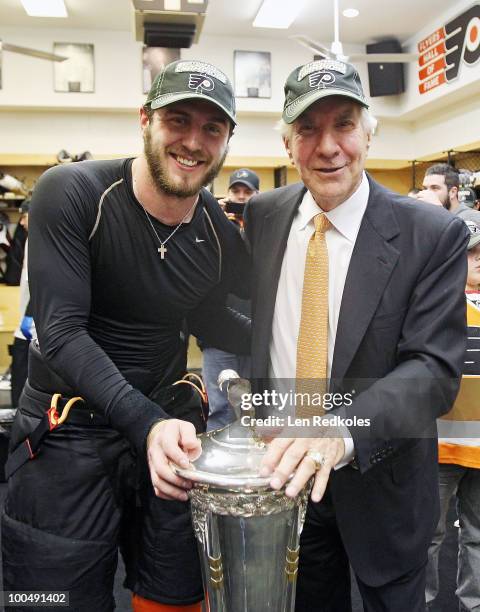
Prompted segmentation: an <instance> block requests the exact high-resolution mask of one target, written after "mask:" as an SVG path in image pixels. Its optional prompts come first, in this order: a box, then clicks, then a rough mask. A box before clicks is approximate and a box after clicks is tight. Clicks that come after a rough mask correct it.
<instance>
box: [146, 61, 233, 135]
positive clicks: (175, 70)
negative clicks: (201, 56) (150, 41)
mask: <svg viewBox="0 0 480 612" xmlns="http://www.w3.org/2000/svg"><path fill="white" fill-rule="evenodd" d="M194 99H196V100H207V101H208V102H212V104H215V105H216V106H218V108H220V109H221V110H222V111H223V112H224V113H225V114H226V115H227V117H228V118H229V119H230V121H231V122H232V123H233V124H234V125H236V124H237V121H236V118H235V94H234V92H233V87H232V84H231V83H230V80H229V78H228V77H227V76H226V75H225V74H224V73H223V72H222V71H221V70H219V69H218V68H216V67H215V66H213V65H212V64H208V63H207V62H202V61H200V60H177V61H176V62H172V63H171V64H167V66H165V68H163V70H162V71H161V72H160V73H159V74H158V75H157V77H156V78H155V80H154V81H153V84H152V87H151V89H150V92H149V94H148V96H147V100H146V102H145V106H150V107H151V108H152V109H157V108H162V107H164V106H167V105H168V104H173V103H174V102H179V101H180V100H194Z"/></svg>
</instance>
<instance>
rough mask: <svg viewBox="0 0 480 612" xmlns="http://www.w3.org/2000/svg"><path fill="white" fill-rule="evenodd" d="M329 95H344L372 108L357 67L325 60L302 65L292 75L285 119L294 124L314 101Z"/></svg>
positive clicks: (287, 85) (284, 109)
mask: <svg viewBox="0 0 480 612" xmlns="http://www.w3.org/2000/svg"><path fill="white" fill-rule="evenodd" d="M328 96H344V97H345V98H350V99H352V100H355V101H356V102H358V103H359V104H361V105H362V106H364V107H365V108H368V102H367V100H366V98H365V94H364V93H363V88H362V83H361V81H360V76H359V74H358V72H357V70H356V68H355V67H354V66H352V64H347V62H341V61H339V60H334V59H331V60H330V59H322V60H315V61H313V62H309V63H308V64H305V65H304V66H298V68H295V70H294V71H293V72H291V73H290V75H289V76H288V78H287V81H286V83H285V103H284V106H283V115H282V117H283V120H284V121H285V123H293V122H294V121H295V119H297V118H298V117H299V116H300V115H301V114H302V113H303V112H304V111H306V110H307V108H308V107H309V106H311V105H312V104H313V103H314V102H316V101H317V100H320V99H321V98H327V97H328Z"/></svg>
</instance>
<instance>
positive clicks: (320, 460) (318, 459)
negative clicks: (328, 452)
mask: <svg viewBox="0 0 480 612" xmlns="http://www.w3.org/2000/svg"><path fill="white" fill-rule="evenodd" d="M305 457H308V458H309V459H311V460H312V461H313V463H314V464H315V471H316V472H318V470H320V469H321V468H322V466H323V465H325V463H326V461H327V460H326V458H325V455H323V454H322V453H321V452H320V451H314V450H309V451H307V452H306V453H305Z"/></svg>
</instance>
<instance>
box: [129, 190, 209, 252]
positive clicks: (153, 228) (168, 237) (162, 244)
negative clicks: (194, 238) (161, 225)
mask: <svg viewBox="0 0 480 612" xmlns="http://www.w3.org/2000/svg"><path fill="white" fill-rule="evenodd" d="M197 202H198V198H197V199H196V200H195V202H194V203H193V204H192V206H191V208H189V209H188V210H187V212H186V213H185V215H184V217H183V219H182V220H181V221H180V223H179V224H178V225H177V226H176V227H174V228H173V230H172V231H171V232H170V234H169V235H168V236H167V237H166V238H165V240H163V241H162V240H160V236H159V235H158V233H157V230H156V229H155V226H154V225H153V223H152V220H151V219H150V215H149V214H148V212H147V211H146V209H145V207H144V206H143V204H142V203H141V202H140V201H139V202H138V203H139V204H140V206H141V207H142V209H143V212H144V213H145V216H146V217H147V221H148V222H149V223H150V227H151V228H152V230H153V233H154V234H155V236H156V238H157V240H158V242H159V244H160V246H159V247H158V249H157V251H158V252H159V253H160V257H161V258H162V259H165V255H166V253H167V248H166V246H165V245H166V244H167V242H168V241H169V240H170V238H172V237H173V236H174V235H175V233H176V231H177V230H178V229H179V228H180V227H181V226H182V225H183V224H184V223H185V219H186V218H187V217H188V215H189V214H190V213H191V212H192V210H193V209H194V208H195V204H196V203H197Z"/></svg>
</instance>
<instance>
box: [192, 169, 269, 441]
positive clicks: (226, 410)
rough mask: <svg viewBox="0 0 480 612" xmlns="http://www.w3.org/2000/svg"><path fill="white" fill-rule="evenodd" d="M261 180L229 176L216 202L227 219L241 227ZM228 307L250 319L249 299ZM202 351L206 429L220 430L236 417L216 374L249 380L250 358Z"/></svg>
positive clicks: (244, 173)
mask: <svg viewBox="0 0 480 612" xmlns="http://www.w3.org/2000/svg"><path fill="white" fill-rule="evenodd" d="M259 189H260V179H259V178H258V175H257V174H256V173H255V172H254V171H253V170H250V169H249V168H239V169H238V170H235V171H234V172H232V174H231V175H230V180H229V183H228V194H227V197H226V198H223V199H221V200H219V204H220V205H221V207H222V208H223V210H224V212H225V214H226V215H227V217H228V219H230V221H232V222H233V223H236V224H237V225H239V226H240V227H243V212H244V208H245V204H246V203H247V202H248V201H249V200H250V199H251V198H252V197H253V196H254V195H256V194H257V193H258V192H259ZM227 304H228V306H230V307H231V308H233V309H235V310H236V311H237V312H240V313H241V314H243V315H245V316H247V317H249V316H250V300H244V299H242V298H239V297H237V296H236V295H234V294H231V295H229V296H228V300H227ZM201 345H202V350H203V363H202V375H203V380H204V382H205V386H206V388H207V393H208V404H209V417H208V423H207V430H208V431H212V430H214V429H219V428H220V427H224V426H225V425H228V424H229V423H231V422H232V421H233V420H234V418H235V416H234V412H233V409H232V408H231V406H230V404H229V402H228V399H227V392H226V389H220V388H219V386H218V375H219V374H220V372H221V371H222V370H235V372H237V373H238V374H240V376H241V377H242V378H249V377H250V356H249V355H238V354H234V353H229V352H227V351H222V350H221V349H217V348H214V347H211V346H206V345H205V344H204V343H203V342H202V343H201Z"/></svg>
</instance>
